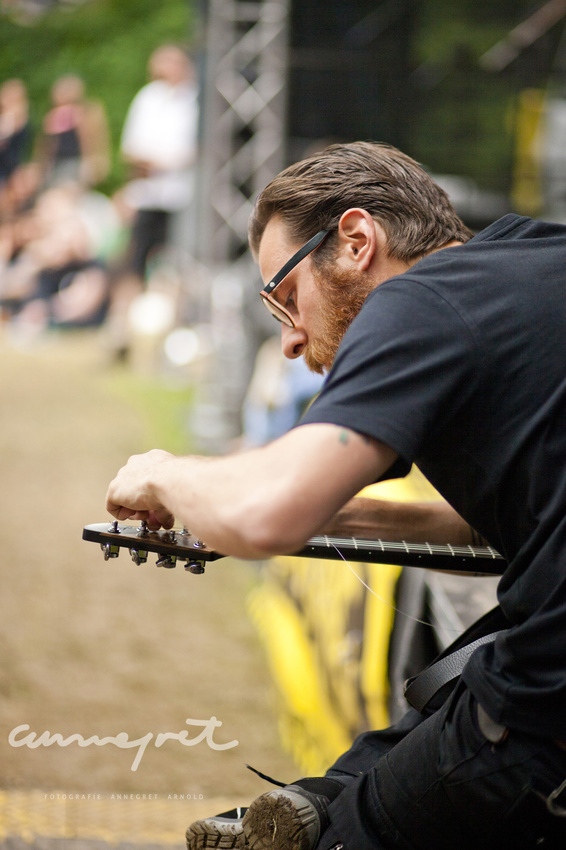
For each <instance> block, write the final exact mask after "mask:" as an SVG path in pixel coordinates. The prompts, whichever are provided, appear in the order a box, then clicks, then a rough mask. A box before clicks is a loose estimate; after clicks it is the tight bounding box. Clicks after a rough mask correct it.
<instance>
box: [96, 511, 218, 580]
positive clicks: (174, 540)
mask: <svg viewBox="0 0 566 850" xmlns="http://www.w3.org/2000/svg"><path fill="white" fill-rule="evenodd" d="M83 540H88V541H90V542H92V543H99V544H100V547H101V549H102V551H103V553H104V559H105V560H106V561H107V560H109V559H110V558H117V557H118V555H119V554H120V550H121V549H127V550H128V551H129V553H130V556H131V558H132V561H133V562H134V563H135V564H144V563H146V561H147V559H148V555H149V553H150V552H151V553H153V554H155V555H157V560H156V566H158V567H163V568H165V569H171V568H172V567H176V566H177V562H185V570H187V572H190V573H193V574H194V575H200V574H202V573H204V568H205V563H206V562H207V561H216V560H217V559H218V558H223V557H224V556H223V555H221V554H220V553H219V552H215V551H214V550H213V549H209V548H208V547H207V546H206V545H205V544H204V543H203V542H202V541H201V540H198V539H197V538H196V537H193V535H192V534H191V533H190V532H189V531H187V530H186V529H185V528H183V529H181V530H178V529H175V530H171V531H165V530H164V529H160V530H159V531H151V530H150V529H149V528H148V527H147V523H144V522H142V523H140V525H139V526H133V525H123V524H121V523H119V522H104V523H97V524H94V525H86V526H85V527H84V528H83Z"/></svg>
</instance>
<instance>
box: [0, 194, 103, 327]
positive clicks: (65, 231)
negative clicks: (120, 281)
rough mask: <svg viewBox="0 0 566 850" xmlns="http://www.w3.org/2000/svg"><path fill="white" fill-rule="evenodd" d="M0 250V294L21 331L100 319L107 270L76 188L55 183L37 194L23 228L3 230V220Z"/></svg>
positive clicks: (94, 322)
mask: <svg viewBox="0 0 566 850" xmlns="http://www.w3.org/2000/svg"><path fill="white" fill-rule="evenodd" d="M2 237H3V238H2ZM10 239H11V240H12V241H11V243H10V241H9V240H10ZM10 251H11V257H9V256H8V255H9V252H10ZM0 252H2V253H3V258H4V269H3V271H2V270H0V300H1V302H2V304H3V306H4V309H5V310H6V309H7V310H9V311H11V312H12V314H13V326H14V328H15V330H16V331H17V332H19V333H20V334H21V335H22V336H25V337H29V338H32V337H34V336H37V335H39V334H40V333H41V332H43V331H44V330H47V329H48V328H53V327H59V328H81V327H93V326H98V325H100V324H101V323H102V322H103V321H104V318H105V316H106V311H107V308H108V296H109V283H108V275H107V272H106V269H105V267H104V265H103V263H102V262H101V261H100V260H99V259H98V258H97V257H96V256H95V253H94V251H93V247H92V240H91V238H90V234H89V231H88V228H87V226H86V223H85V222H84V220H83V219H82V217H81V215H80V213H79V208H78V196H77V192H76V190H75V191H74V190H72V189H71V188H63V187H60V188H56V189H51V190H48V191H46V192H45V193H44V194H43V195H41V196H40V198H39V199H38V201H37V204H36V206H35V208H34V210H33V212H32V213H31V214H30V216H29V218H28V219H27V220H26V226H25V227H24V228H23V229H20V231H18V230H17V229H14V228H12V231H11V232H9V231H7V226H6V225H5V226H4V229H3V231H0Z"/></svg>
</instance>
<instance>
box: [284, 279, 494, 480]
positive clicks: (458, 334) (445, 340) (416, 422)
mask: <svg viewBox="0 0 566 850" xmlns="http://www.w3.org/2000/svg"><path fill="white" fill-rule="evenodd" d="M479 359H480V358H479V352H478V350H477V345H476V342H475V338H474V334H473V332H472V330H471V328H470V326H469V324H468V322H467V321H466V319H465V317H463V316H461V315H460V314H459V313H458V312H457V311H456V310H455V308H454V307H453V306H452V305H451V304H450V303H449V302H448V301H447V300H445V298H443V297H442V296H441V295H439V294H438V293H437V292H435V291H434V290H432V289H430V288H429V287H427V286H424V285H421V284H419V283H418V282H417V281H414V280H411V279H410V278H408V277H407V276H406V275H404V276H403V278H396V279H394V280H392V281H388V282H387V283H384V284H382V285H381V286H379V287H378V288H377V289H375V290H374V291H373V292H372V293H371V294H370V295H369V296H368V298H367V299H366V302H365V304H364V306H363V308H362V310H361V311H360V313H359V315H358V316H357V317H356V319H355V320H354V322H353V323H352V325H351V326H350V328H349V329H348V331H347V333H346V334H345V336H344V339H343V341H342V344H341V346H340V348H339V350H338V353H337V356H336V359H335V362H334V365H333V367H332V369H331V371H330V373H329V375H328V378H327V380H326V382H325V384H324V387H323V389H322V391H321V393H320V395H319V396H318V397H317V398H316V399H315V401H314V402H313V404H312V405H311V406H310V408H309V409H308V410H307V412H306V413H305V415H304V416H303V418H302V419H301V421H300V422H299V425H304V424H310V423H333V424H336V425H341V426H344V427H347V428H351V429H352V430H354V431H357V432H359V433H362V434H366V435H368V436H370V437H374V438H375V439H378V440H380V441H382V442H383V443H385V444H387V445H388V446H390V447H391V448H392V449H394V450H395V451H396V452H397V453H398V455H399V456H400V458H401V459H402V460H403V461H404V462H405V464H406V466H407V467H408V466H409V465H410V464H411V463H412V462H413V461H414V460H415V459H416V458H417V457H418V455H419V453H420V452H421V451H422V449H423V447H424V446H425V444H426V443H427V441H429V440H430V438H431V436H434V434H435V431H436V432H437V431H438V429H442V428H443V427H444V426H445V425H446V424H448V421H449V420H450V419H451V418H452V417H453V416H454V414H455V413H456V411H457V410H458V409H459V408H460V406H461V405H462V404H465V402H466V399H467V398H468V397H469V396H470V394H471V392H472V384H473V382H474V381H475V380H476V377H475V376H476V374H477V369H476V367H477V364H478V360H479ZM391 472H392V470H390V473H391ZM396 472H399V466H397V467H396ZM388 477H391V475H389V476H388Z"/></svg>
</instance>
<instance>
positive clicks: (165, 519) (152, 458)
mask: <svg viewBox="0 0 566 850" xmlns="http://www.w3.org/2000/svg"><path fill="white" fill-rule="evenodd" d="M173 458H174V455H172V454H170V453H169V452H164V451H162V450H161V449H153V450H152V451H150V452H147V453H146V454H143V455H133V456H132V457H131V458H130V459H129V461H128V462H127V464H126V465H125V466H123V467H122V469H120V471H119V472H118V474H117V476H116V478H115V479H114V480H113V481H112V482H111V483H110V486H109V488H108V493H107V494H106V509H107V510H108V511H109V513H111V514H112V516H113V517H115V518H116V519H117V520H125V519H135V520H138V521H141V520H146V522H147V524H148V525H149V527H150V528H160V527H161V526H163V528H172V526H173V523H174V522H175V517H174V516H173V514H172V513H171V512H170V511H169V510H168V509H167V507H166V506H165V505H164V504H162V502H161V501H160V500H159V499H158V498H157V496H156V492H155V487H154V479H155V475H154V472H155V469H156V467H157V466H158V465H159V464H162V463H167V462H168V461H170V460H171V459H173Z"/></svg>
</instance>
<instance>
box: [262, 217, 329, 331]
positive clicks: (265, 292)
mask: <svg viewBox="0 0 566 850" xmlns="http://www.w3.org/2000/svg"><path fill="white" fill-rule="evenodd" d="M329 233H330V231H329V230H319V231H318V233H316V234H315V235H314V236H313V237H312V239H309V241H308V242H305V244H304V245H303V247H302V248H299V250H298V251H297V252H296V253H295V254H293V256H292V257H291V259H290V260H287V262H286V263H285V265H284V266H283V268H281V269H280V270H279V271H278V272H277V274H276V275H275V277H273V278H272V279H271V280H270V281H269V283H267V284H266V285H265V286H264V288H263V289H262V290H261V292H260V295H261V297H262V299H263V303H264V304H265V306H266V307H267V309H268V310H269V312H270V313H271V315H272V316H274V317H275V318H276V319H277V321H279V322H283V324H284V325H287V326H288V327H290V328H294V327H295V322H294V320H293V317H292V316H291V314H290V313H289V312H288V310H286V309H285V307H283V306H282V305H281V304H280V303H279V302H278V301H276V300H275V298H273V295H272V293H273V290H274V289H275V288H276V287H278V286H279V284H280V283H281V282H282V281H283V280H284V279H285V278H286V277H287V275H288V274H290V272H292V271H293V269H294V268H295V266H297V265H298V264H299V263H300V262H301V260H304V259H305V257H308V255H309V254H312V252H313V251H315V250H316V249H317V248H318V247H319V245H322V243H323V242H324V240H325V239H326V237H327V236H328V234H329Z"/></svg>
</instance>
